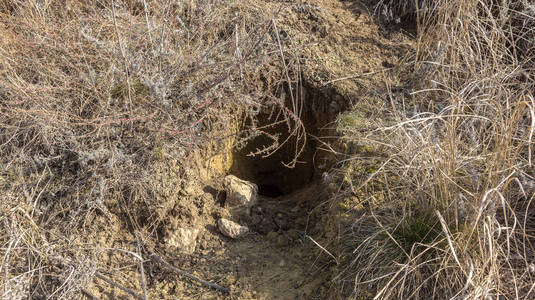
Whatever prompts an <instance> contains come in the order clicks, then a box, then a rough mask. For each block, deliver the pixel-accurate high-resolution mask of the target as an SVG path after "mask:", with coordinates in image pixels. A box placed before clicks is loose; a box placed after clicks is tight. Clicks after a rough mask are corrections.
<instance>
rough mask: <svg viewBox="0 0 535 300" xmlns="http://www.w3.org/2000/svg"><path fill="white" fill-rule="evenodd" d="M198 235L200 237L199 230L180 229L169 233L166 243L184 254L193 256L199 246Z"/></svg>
mask: <svg viewBox="0 0 535 300" xmlns="http://www.w3.org/2000/svg"><path fill="white" fill-rule="evenodd" d="M197 235H199V229H195V228H178V229H177V230H175V231H173V232H170V233H169V235H168V237H167V241H166V242H167V244H168V245H170V246H172V247H175V248H176V249H177V250H178V251H180V252H182V253H186V254H192V253H193V252H194V251H195V246H196V245H197Z"/></svg>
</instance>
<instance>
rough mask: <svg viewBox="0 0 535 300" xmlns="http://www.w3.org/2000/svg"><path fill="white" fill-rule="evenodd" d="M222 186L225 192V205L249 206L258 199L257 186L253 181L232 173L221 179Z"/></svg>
mask: <svg viewBox="0 0 535 300" xmlns="http://www.w3.org/2000/svg"><path fill="white" fill-rule="evenodd" d="M223 186H224V187H225V191H226V192H227V200H226V205H228V206H230V207H234V206H246V207H251V206H253V205H255V204H256V202H257V199H258V186H257V185H256V184H254V183H251V182H248V181H245V180H242V179H239V178H238V177H236V176H234V175H228V176H227V177H225V179H224V180H223Z"/></svg>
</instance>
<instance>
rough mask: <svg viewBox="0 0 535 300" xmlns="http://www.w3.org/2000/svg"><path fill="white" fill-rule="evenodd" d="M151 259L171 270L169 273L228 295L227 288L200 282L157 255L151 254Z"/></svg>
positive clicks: (200, 280)
mask: <svg viewBox="0 0 535 300" xmlns="http://www.w3.org/2000/svg"><path fill="white" fill-rule="evenodd" d="M151 258H152V259H153V260H154V261H156V262H158V263H160V264H162V265H163V266H164V267H166V268H168V269H169V270H171V271H173V272H175V273H178V274H180V275H182V276H184V277H187V278H189V279H191V280H194V281H197V282H199V283H201V284H202V285H205V286H207V287H209V288H212V289H216V290H219V291H221V292H223V293H225V294H229V293H230V290H229V289H228V288H225V287H222V286H220V285H218V284H215V283H211V282H208V281H206V280H202V279H200V278H198V277H196V276H194V275H191V274H190V273H188V272H186V271H183V270H180V269H179V268H177V267H175V266H173V265H171V264H170V263H168V262H166V261H165V260H163V258H162V257H161V256H160V255H159V254H157V253H152V254H151Z"/></svg>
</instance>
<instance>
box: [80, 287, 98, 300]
mask: <svg viewBox="0 0 535 300" xmlns="http://www.w3.org/2000/svg"><path fill="white" fill-rule="evenodd" d="M80 291H81V292H82V294H84V295H85V296H86V297H87V298H89V299H91V300H100V298H98V297H97V296H95V295H93V294H91V292H89V291H88V290H86V289H81V290H80Z"/></svg>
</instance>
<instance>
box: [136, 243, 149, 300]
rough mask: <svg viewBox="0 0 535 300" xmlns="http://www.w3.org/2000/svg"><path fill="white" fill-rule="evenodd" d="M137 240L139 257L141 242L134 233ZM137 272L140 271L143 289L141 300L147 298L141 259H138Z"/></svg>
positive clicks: (146, 299)
mask: <svg viewBox="0 0 535 300" xmlns="http://www.w3.org/2000/svg"><path fill="white" fill-rule="evenodd" d="M136 240H137V255H139V256H140V257H141V243H140V242H139V237H138V236H137V234H136ZM138 266H139V273H141V288H142V289H143V300H148V299H149V298H148V297H147V280H146V278H145V268H144V267H143V259H140V260H139V262H138Z"/></svg>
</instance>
